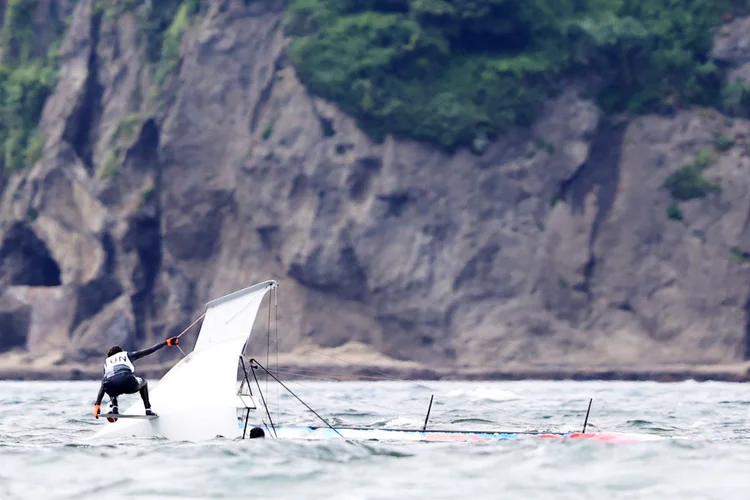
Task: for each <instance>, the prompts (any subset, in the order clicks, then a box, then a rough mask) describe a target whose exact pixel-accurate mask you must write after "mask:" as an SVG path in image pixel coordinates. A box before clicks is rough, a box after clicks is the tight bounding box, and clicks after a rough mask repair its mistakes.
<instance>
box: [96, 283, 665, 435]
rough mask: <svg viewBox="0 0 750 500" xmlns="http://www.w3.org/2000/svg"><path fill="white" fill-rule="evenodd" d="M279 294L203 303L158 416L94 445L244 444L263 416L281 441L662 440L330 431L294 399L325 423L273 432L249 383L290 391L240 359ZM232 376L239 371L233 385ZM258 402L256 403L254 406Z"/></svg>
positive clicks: (164, 383)
mask: <svg viewBox="0 0 750 500" xmlns="http://www.w3.org/2000/svg"><path fill="white" fill-rule="evenodd" d="M277 290H278V284H277V283H276V282H275V281H273V280H269V281H264V282H262V283H258V284H256V285H253V286H251V287H248V288H245V289H243V290H239V291H236V292H234V293H231V294H229V295H226V296H224V297H221V298H218V299H216V300H213V301H211V302H209V303H208V304H206V312H205V314H204V317H203V324H202V325H201V329H200V332H199V334H198V339H197V341H196V344H195V348H194V350H193V351H192V352H191V353H190V354H188V355H187V356H186V357H184V358H183V359H182V360H180V361H179V362H178V363H177V364H176V365H175V366H174V367H172V369H171V370H169V372H167V373H166V374H165V375H164V377H162V379H161V380H160V381H159V382H158V384H156V386H155V387H154V388H153V389H152V390H151V402H152V404H153V407H154V408H155V409H158V410H157V413H158V417H157V418H152V419H138V418H127V417H126V416H127V415H131V416H137V415H143V414H144V408H143V402H142V401H138V402H136V403H134V404H133V405H132V406H130V407H129V408H128V409H127V410H125V411H124V412H123V413H122V415H121V417H120V418H118V419H117V420H116V421H115V422H111V423H107V424H106V426H105V427H104V428H102V429H101V430H99V431H98V432H97V433H95V434H94V435H93V436H92V439H104V438H124V437H152V436H160V437H164V438H167V439H172V440H180V441H204V440H210V439H214V438H216V437H219V436H221V437H223V438H229V439H246V438H249V437H250V436H249V427H250V426H251V424H250V422H253V421H260V420H261V419H263V416H264V415H267V416H268V420H269V422H270V424H271V427H270V428H268V427H267V429H266V434H267V435H268V436H269V437H271V438H280V439H308V440H320V439H342V438H343V439H348V440H378V441H443V442H445V441H449V442H483V441H499V440H507V439H521V438H545V439H590V440H595V441H605V442H610V443H632V442H641V441H651V440H658V439H665V437H663V436H657V435H650V434H620V433H598V432H597V433H586V432H585V428H586V425H585V423H584V429H583V432H571V433H538V432H501V431H455V430H432V429H431V430H429V431H428V430H427V419H425V426H424V427H423V428H422V429H411V430H410V429H383V428H366V427H334V426H331V425H330V424H329V423H328V422H327V421H326V420H325V419H323V418H322V417H320V415H318V414H317V413H315V411H314V410H313V409H312V408H310V407H309V406H307V404H306V403H304V401H302V400H301V399H299V398H297V399H298V400H299V401H300V402H301V403H302V404H304V405H305V406H307V408H308V409H309V410H310V411H312V412H313V413H315V415H316V416H318V418H320V420H321V421H322V422H323V423H324V424H325V425H324V426H321V427H305V426H298V427H288V426H287V427H283V426H282V427H279V426H275V425H273V421H272V419H271V415H270V413H269V412H268V409H267V406H266V404H265V399H264V397H263V394H262V392H260V386H259V384H258V391H257V392H258V394H257V396H258V397H259V398H260V401H258V400H256V396H255V395H254V394H253V392H252V388H251V378H253V379H255V381H256V383H257V378H256V375H255V371H256V370H258V369H262V370H264V371H265V372H266V373H268V375H270V376H271V377H272V378H273V379H274V380H275V381H276V382H277V383H279V384H280V385H282V386H283V387H284V388H285V389H286V390H288V391H289V392H290V393H291V394H292V395H294V393H292V391H291V390H290V389H289V388H288V387H286V385H284V383H283V382H282V381H281V380H279V379H278V378H277V377H276V376H275V375H274V374H273V373H272V372H271V371H269V370H268V369H267V368H266V367H264V366H263V365H261V364H260V363H259V362H257V361H256V360H254V359H250V360H247V359H245V358H244V357H243V350H244V347H245V345H246V343H247V342H248V341H249V339H250V334H251V331H252V327H253V324H254V323H255V319H256V317H257V315H258V311H259V309H260V305H261V302H262V301H263V299H264V298H265V296H266V295H267V294H269V292H276V293H277ZM238 373H241V376H240V377H239V381H238ZM238 382H239V384H238ZM294 396H295V397H297V396H296V395H294ZM258 402H260V403H262V404H260V405H259V404H258ZM428 413H429V412H428ZM251 414H252V416H253V418H252V419H251V418H250V417H251ZM428 416H429V414H428ZM122 417H125V418H122ZM587 418H588V415H587Z"/></svg>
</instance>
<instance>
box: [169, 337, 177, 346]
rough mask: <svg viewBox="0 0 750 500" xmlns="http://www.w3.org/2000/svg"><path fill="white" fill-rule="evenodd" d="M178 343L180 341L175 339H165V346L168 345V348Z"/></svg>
mask: <svg viewBox="0 0 750 500" xmlns="http://www.w3.org/2000/svg"><path fill="white" fill-rule="evenodd" d="M179 343H180V339H178V338H177V337H169V338H168V339H167V345H169V346H172V345H177V344H179Z"/></svg>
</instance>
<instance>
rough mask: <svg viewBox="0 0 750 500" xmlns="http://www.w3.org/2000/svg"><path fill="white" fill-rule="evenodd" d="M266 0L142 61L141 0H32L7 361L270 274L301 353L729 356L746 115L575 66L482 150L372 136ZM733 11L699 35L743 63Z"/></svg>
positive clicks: (745, 301)
mask: <svg viewBox="0 0 750 500" xmlns="http://www.w3.org/2000/svg"><path fill="white" fill-rule="evenodd" d="M283 9H284V8H283V4H282V2H280V1H273V0H263V1H253V2H245V1H241V0H221V1H219V0H217V1H215V2H210V4H209V7H208V8H207V10H206V11H205V12H202V13H200V15H195V16H190V17H188V18H186V19H183V22H184V27H183V29H184V31H183V32H182V33H181V36H180V37H179V38H178V42H179V44H178V45H177V47H179V50H178V52H177V53H176V55H175V57H174V58H173V59H172V60H169V61H166V62H165V61H161V62H160V63H159V64H154V63H152V62H149V58H148V50H149V48H148V43H147V41H148V40H147V39H146V37H145V36H144V33H143V31H144V29H143V26H142V23H140V22H139V18H138V15H137V13H134V12H128V11H125V12H118V13H114V14H113V13H112V12H110V11H107V10H106V9H102V8H101V6H100V5H99V3H98V2H95V1H93V0H80V1H78V2H75V3H73V2H64V1H55V0H44V1H40V2H39V9H38V11H37V14H36V15H37V16H40V17H39V19H40V21H39V22H40V23H41V24H40V26H46V25H47V24H48V22H49V19H48V17H49V16H58V17H59V18H61V19H62V18H64V17H65V16H66V15H69V22H68V26H67V28H66V29H65V33H64V36H63V38H62V42H61V44H60V47H59V50H58V52H57V60H58V65H59V70H58V76H57V80H56V83H55V86H54V91H53V92H52V94H51V95H50V96H49V97H48V98H47V99H46V102H45V105H44V109H43V113H42V115H41V121H40V123H39V132H40V135H41V136H42V137H43V138H44V144H45V145H44V149H43V153H42V154H41V155H40V158H39V159H38V161H36V162H35V163H34V164H33V165H32V166H30V167H29V168H26V169H20V170H9V169H7V168H6V170H5V172H3V179H2V183H3V194H2V196H3V198H2V206H1V207H0V210H1V212H0V290H2V296H1V297H0V314H2V316H3V321H2V322H1V323H0V349H2V350H3V351H6V354H4V355H3V356H0V372H2V373H3V374H5V375H6V376H24V374H26V376H39V377H41V376H55V377H65V376H71V373H72V374H73V376H78V375H77V374H81V373H83V374H96V373H97V370H98V360H99V358H100V357H101V356H102V354H103V353H104V352H105V350H106V348H107V347H109V345H111V344H113V343H120V344H123V345H127V346H131V347H136V346H143V345H147V344H149V343H152V342H155V341H158V340H161V339H163V338H165V337H166V336H169V335H173V334H176V333H178V332H180V331H181V330H182V329H183V328H185V327H186V326H187V325H188V324H189V323H190V322H191V321H192V320H193V319H194V318H196V317H198V316H199V315H200V313H201V310H202V307H203V304H204V303H205V302H206V301H208V300H210V299H212V298H215V297H217V296H220V295H223V294H225V293H228V292H231V291H233V290H236V289H239V288H242V287H245V286H248V285H250V284H252V283H255V282H257V281H261V280H264V279H268V278H273V279H276V280H278V281H279V282H280V285H281V287H280V304H279V306H280V308H279V348H280V350H281V352H282V353H284V356H285V357H284V360H285V363H288V364H291V365H304V364H306V363H312V364H316V366H317V365H318V364H320V363H321V361H320V360H319V359H318V360H314V359H313V358H314V356H315V353H316V352H319V351H317V350H315V351H309V350H308V351H306V352H307V354H304V350H303V349H304V348H303V347H301V346H307V347H309V346H313V347H316V348H320V349H326V348H330V349H334V351H332V352H347V349H348V347H347V346H359V347H357V348H356V349H354V350H355V351H356V352H354V353H353V354H352V358H351V359H353V360H354V361H355V362H356V363H358V364H359V366H376V367H379V368H378V369H379V370H380V371H383V370H387V369H392V370H395V371H394V373H401V374H420V375H422V376H429V374H430V373H432V374H438V375H447V374H454V375H455V374H464V375H465V376H499V375H501V374H505V375H508V376H511V375H512V374H516V375H517V374H519V373H522V374H525V375H533V374H544V373H573V372H585V371H589V372H590V371H600V372H608V373H615V372H622V373H625V372H627V373H635V374H637V373H646V372H648V373H652V372H655V371H659V370H665V369H667V368H668V367H674V366H679V370H682V371H683V372H685V373H689V372H690V370H692V369H693V368H695V367H698V366H703V367H704V368H700V369H698V368H695V369H694V372H696V373H698V372H700V370H701V369H702V370H704V371H705V370H709V371H710V370H712V369H715V370H716V373H719V372H720V371H721V370H723V369H724V368H722V367H723V366H725V365H727V366H728V365H733V366H734V368H732V369H733V370H735V371H734V372H733V373H735V372H736V373H738V374H739V375H736V376H737V377H741V376H742V374H743V373H744V371H743V370H744V365H742V363H743V362H744V361H745V360H746V359H748V358H750V342H748V336H749V335H750V320H749V319H748V318H749V316H748V314H749V312H750V282H749V280H748V278H750V227H749V225H750V194H749V188H750V175H748V174H749V173H750V157H749V156H748V154H749V152H750V149H748V147H750V144H748V142H747V141H748V137H750V122H748V121H746V120H745V119H742V118H739V117H736V118H729V117H727V116H723V115H721V114H719V113H718V112H715V111H711V110H700V109H694V110H690V111H680V112H677V113H675V114H674V115H672V116H668V117H664V116H643V117H636V118H633V117H627V116H623V117H618V118H617V119H613V118H612V117H611V116H604V115H603V113H602V112H601V111H600V110H599V109H598V108H597V106H596V104H595V103H594V101H593V98H592V95H591V92H590V89H589V88H587V85H586V84H585V83H578V84H576V85H571V86H570V87H568V89H567V90H566V91H565V92H563V93H562V94H561V95H559V96H558V97H557V98H555V99H554V100H552V101H550V102H549V103H548V104H547V106H546V107H545V109H544V110H543V112H542V115H541V116H540V118H539V119H538V120H537V121H536V123H534V124H533V126H531V127H529V128H524V129H520V128H519V129H515V130H512V131H511V132H509V133H507V134H505V135H503V136H502V137H501V138H499V139H498V140H496V141H494V142H492V143H491V144H489V145H488V147H487V148H486V151H484V152H483V154H481V155H477V154H475V153H472V152H470V151H466V150H459V151H457V152H456V153H454V154H448V153H445V152H442V151H440V150H437V149H434V148H432V147H430V146H428V145H425V144H421V143H417V142H410V141H406V140H400V139H398V138H393V137H387V138H386V139H385V140H384V141H383V142H380V143H375V142H373V141H372V140H371V139H370V138H369V137H368V136H367V135H365V134H364V133H363V132H361V131H360V130H359V129H358V128H357V126H356V124H355V122H354V120H353V119H352V118H350V117H348V116H347V115H345V114H343V113H342V112H341V111H340V110H339V109H338V108H337V107H336V106H334V105H333V104H331V103H329V102H325V101H323V100H320V99H318V98H314V97H312V96H311V95H310V94H309V93H308V92H307V91H306V89H305V87H304V86H303V85H302V84H301V83H300V82H299V80H298V79H297V77H296V75H295V70H294V67H293V66H292V65H291V64H290V63H289V62H288V60H287V58H286V55H285V48H286V47H287V45H288V39H287V38H286V37H285V35H284V32H283V30H282V26H281V21H282V15H283ZM45 16H47V17H45ZM747 23H748V21H746V20H742V19H740V20H738V21H735V22H733V23H732V24H728V25H726V26H724V27H723V28H722V30H721V31H720V32H719V33H718V34H717V35H716V42H715V47H714V58H715V59H716V60H717V61H718V62H719V63H721V64H724V65H727V66H730V67H731V68H732V70H731V72H730V73H731V75H732V76H731V77H732V78H736V79H743V78H744V77H745V76H746V75H748V74H750V72H749V71H748V69H747V68H748V67H750V66H748V65H749V64H750V49H749V48H748V47H747V44H746V35H745V33H747V29H746V27H747ZM170 29H171V28H170ZM42 31H43V29H42ZM36 43H39V44H49V43H52V42H51V41H49V40H46V41H45V40H44V39H43V37H39V40H38V41H37V42H36ZM44 48H45V47H41V49H44ZM41 49H40V50H41ZM165 65H166V67H165ZM262 311H263V312H262V313H261V316H260V317H259V320H258V323H257V324H256V329H258V331H261V332H264V331H265V325H266V322H267V321H268V320H267V318H266V313H265V309H263V310H262ZM184 338H185V339H190V337H189V335H188V336H186V337H184ZM193 338H194V336H193ZM258 339H259V341H258V342H257V343H256V344H255V345H254V346H252V348H253V349H255V352H262V351H263V349H265V337H264V336H262V335H258V336H257V338H256V340H258ZM186 343H187V344H188V347H190V343H191V342H190V340H188V341H187V342H186ZM362 346H366V347H362ZM335 349H338V351H336V350H335ZM342 350H343V351H342ZM295 353H297V354H296V355H295ZM374 353H378V355H376V354H374ZM159 356H160V357H158V359H157V360H156V361H157V362H158V363H166V364H169V363H171V362H173V361H174V359H176V357H175V353H174V352H161V353H160V354H159ZM337 356H338V355H337ZM407 361H408V362H407ZM705 365H708V366H709V368H705ZM714 365H718V367H716V366H714ZM736 366H739V368H736ZM356 367H357V364H355V366H354V368H352V366H349V367H347V369H348V370H350V371H351V370H352V369H356ZM691 367H693V368H691ZM159 369H160V368H159V367H158V366H157V367H155V368H154V371H153V373H157V372H158V371H159ZM71 370H72V372H71ZM399 370H401V371H399ZM727 370H729V368H727ZM737 370H739V371H737ZM19 374H20V375H19ZM29 374H31V375H29ZM50 374H51V375H50ZM425 374H426V375H425Z"/></svg>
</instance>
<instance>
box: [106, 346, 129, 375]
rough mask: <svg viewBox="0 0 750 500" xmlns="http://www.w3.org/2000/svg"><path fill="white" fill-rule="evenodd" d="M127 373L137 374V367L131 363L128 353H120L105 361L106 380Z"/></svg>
mask: <svg viewBox="0 0 750 500" xmlns="http://www.w3.org/2000/svg"><path fill="white" fill-rule="evenodd" d="M125 371H127V372H130V373H133V372H135V366H133V363H131V362H130V358H129V357H128V353H127V351H121V352H118V353H116V354H113V355H112V356H110V357H108V358H107V359H105V360H104V378H109V377H111V376H112V375H114V374H115V373H120V372H125Z"/></svg>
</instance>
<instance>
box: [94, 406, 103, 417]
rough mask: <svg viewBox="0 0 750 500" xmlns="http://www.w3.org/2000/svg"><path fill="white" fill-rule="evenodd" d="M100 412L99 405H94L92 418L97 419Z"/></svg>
mask: <svg viewBox="0 0 750 500" xmlns="http://www.w3.org/2000/svg"><path fill="white" fill-rule="evenodd" d="M101 411H102V407H101V405H94V418H99V413H100V412H101Z"/></svg>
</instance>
